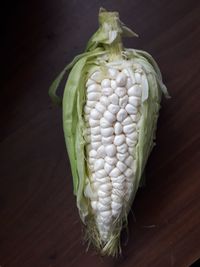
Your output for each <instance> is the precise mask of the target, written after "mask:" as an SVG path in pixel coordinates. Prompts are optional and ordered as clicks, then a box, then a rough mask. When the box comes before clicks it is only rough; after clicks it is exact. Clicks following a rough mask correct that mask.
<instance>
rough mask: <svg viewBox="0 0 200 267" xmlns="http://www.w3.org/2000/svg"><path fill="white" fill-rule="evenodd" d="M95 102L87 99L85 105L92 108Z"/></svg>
mask: <svg viewBox="0 0 200 267" xmlns="http://www.w3.org/2000/svg"><path fill="white" fill-rule="evenodd" d="M96 103H97V101H89V100H87V106H88V107H89V108H94V107H95V105H96Z"/></svg>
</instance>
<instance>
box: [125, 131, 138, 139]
mask: <svg viewBox="0 0 200 267" xmlns="http://www.w3.org/2000/svg"><path fill="white" fill-rule="evenodd" d="M126 136H127V137H128V138H130V139H131V140H133V141H137V140H138V134H137V132H136V131H135V132H132V133H128V134H127V135H126Z"/></svg>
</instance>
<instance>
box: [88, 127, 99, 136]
mask: <svg viewBox="0 0 200 267" xmlns="http://www.w3.org/2000/svg"><path fill="white" fill-rule="evenodd" d="M90 130H91V134H93V135H99V134H100V133H101V128H100V126H96V127H92V128H91V129H90Z"/></svg>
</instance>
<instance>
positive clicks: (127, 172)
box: [124, 168, 133, 177]
mask: <svg viewBox="0 0 200 267" xmlns="http://www.w3.org/2000/svg"><path fill="white" fill-rule="evenodd" d="M124 174H125V176H126V177H132V176H133V170H131V169H130V168H127V169H126V171H125V172H124Z"/></svg>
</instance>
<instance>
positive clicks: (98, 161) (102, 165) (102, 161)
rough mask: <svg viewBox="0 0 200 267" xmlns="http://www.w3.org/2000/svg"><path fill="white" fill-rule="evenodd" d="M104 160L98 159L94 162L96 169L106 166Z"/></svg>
mask: <svg viewBox="0 0 200 267" xmlns="http://www.w3.org/2000/svg"><path fill="white" fill-rule="evenodd" d="M104 164H105V162H104V160H103V159H98V160H96V162H95V163H94V171H95V172H96V171H98V170H101V169H103V168H104Z"/></svg>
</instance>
